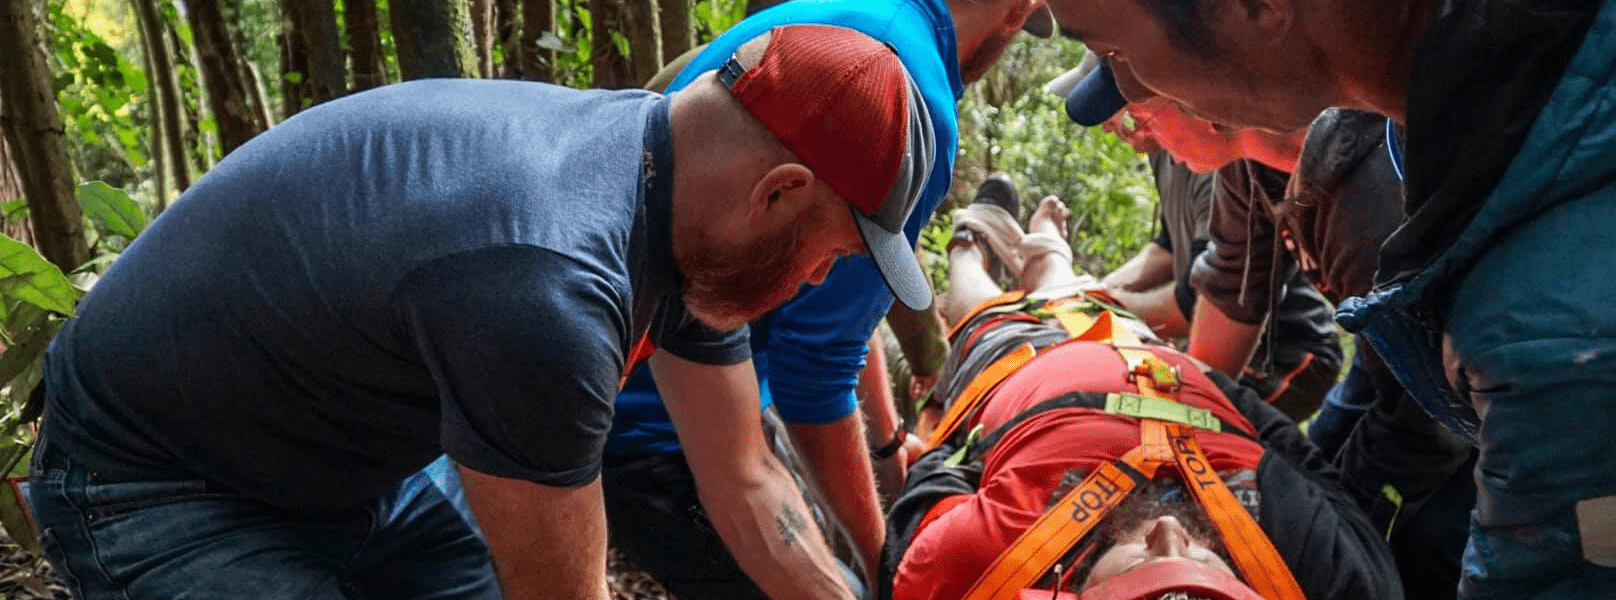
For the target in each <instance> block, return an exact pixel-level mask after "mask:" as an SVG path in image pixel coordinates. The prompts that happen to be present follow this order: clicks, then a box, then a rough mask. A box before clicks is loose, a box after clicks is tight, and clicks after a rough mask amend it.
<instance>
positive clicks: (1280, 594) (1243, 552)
mask: <svg viewBox="0 0 1616 600" xmlns="http://www.w3.org/2000/svg"><path fill="white" fill-rule="evenodd" d="M1175 427H1178V428H1180V432H1179V434H1178V435H1175V436H1173V454H1175V455H1176V456H1177V458H1178V470H1179V473H1181V474H1182V475H1183V477H1184V487H1187V488H1189V489H1190V494H1191V495H1193V496H1194V497H1195V502H1196V503H1197V504H1200V505H1201V508H1202V509H1203V510H1205V511H1206V514H1207V516H1208V517H1210V518H1211V520H1212V524H1213V525H1214V526H1216V527H1217V528H1218V533H1219V534H1222V536H1223V546H1224V547H1225V548H1227V549H1228V550H1229V556H1230V558H1233V559H1234V564H1235V566H1236V567H1238V568H1239V569H1240V572H1241V573H1242V574H1244V575H1245V576H1246V581H1248V582H1250V583H1251V588H1252V589H1254V590H1257V593H1258V594H1259V595H1261V596H1262V597H1263V598H1266V599H1267V600H1306V598H1307V596H1306V595H1304V594H1303V593H1302V586H1301V585H1299V584H1297V583H1296V577H1295V576H1294V575H1292V574H1291V570H1290V567H1287V566H1286V565H1285V559H1284V558H1283V557H1281V556H1280V555H1279V550H1277V549H1275V548H1274V542H1273V541H1272V540H1269V539H1268V534H1265V533H1263V530H1262V528H1261V527H1260V526H1258V525H1257V521H1256V520H1254V519H1252V518H1251V513H1249V512H1247V511H1246V507H1245V506H1244V505H1242V504H1240V500H1239V499H1236V498H1235V497H1234V492H1231V491H1229V486H1227V485H1225V484H1224V483H1223V478H1222V477H1218V473H1217V471H1213V470H1212V463H1211V462H1210V461H1208V460H1207V458H1206V454H1204V453H1202V452H1201V444H1200V442H1197V441H1196V440H1195V435H1194V432H1193V430H1191V429H1188V428H1183V427H1182V426H1178V425H1176V424H1175Z"/></svg>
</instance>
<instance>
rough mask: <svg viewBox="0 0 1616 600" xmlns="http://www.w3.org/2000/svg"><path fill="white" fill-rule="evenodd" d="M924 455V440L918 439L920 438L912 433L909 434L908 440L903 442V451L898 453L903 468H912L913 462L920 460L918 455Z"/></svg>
mask: <svg viewBox="0 0 1616 600" xmlns="http://www.w3.org/2000/svg"><path fill="white" fill-rule="evenodd" d="M925 453H926V440H923V439H920V436H918V435H915V434H913V433H911V434H909V438H908V439H905V440H904V441H903V449H902V450H899V451H898V455H899V456H902V457H903V464H904V465H905V466H913V465H914V464H915V461H917V460H920V455H922V454H925Z"/></svg>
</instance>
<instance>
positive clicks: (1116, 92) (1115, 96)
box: [1066, 60, 1128, 127]
mask: <svg viewBox="0 0 1616 600" xmlns="http://www.w3.org/2000/svg"><path fill="white" fill-rule="evenodd" d="M1127 105H1128V99H1127V98H1124V97H1123V96H1122V90H1120V89H1118V88H1117V77H1116V75H1115V74H1114V73H1112V72H1111V61H1107V60H1102V61H1100V68H1098V69H1095V70H1094V71H1092V72H1090V73H1089V74H1088V76H1087V77H1084V78H1083V81H1081V82H1078V84H1077V87H1075V88H1072V93H1070V94H1067V95H1066V116H1068V117H1071V119H1072V120H1073V121H1075V122H1077V124H1078V125H1082V126H1084V127H1093V126H1095V125H1099V124H1101V123H1104V122H1105V120H1106V119H1109V118H1111V116H1112V115H1115V114H1117V111H1119V110H1122V107H1124V106H1127Z"/></svg>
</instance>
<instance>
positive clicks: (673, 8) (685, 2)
mask: <svg viewBox="0 0 1616 600" xmlns="http://www.w3.org/2000/svg"><path fill="white" fill-rule="evenodd" d="M657 7H658V10H657V23H658V26H657V30H658V33H659V35H661V36H662V61H663V62H664V63H666V62H668V61H671V60H673V59H675V58H678V57H679V55H681V54H684V53H685V52H686V51H688V50H690V48H691V45H692V44H693V43H694V42H692V41H691V34H692V33H693V32H692V31H691V29H690V0H658V1H657Z"/></svg>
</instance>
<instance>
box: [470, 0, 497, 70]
mask: <svg viewBox="0 0 1616 600" xmlns="http://www.w3.org/2000/svg"><path fill="white" fill-rule="evenodd" d="M493 29H494V2H493V0H471V41H472V50H473V51H474V52H475V53H476V54H477V76H478V77H482V78H485V79H487V78H491V77H493V76H494V33H493Z"/></svg>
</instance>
